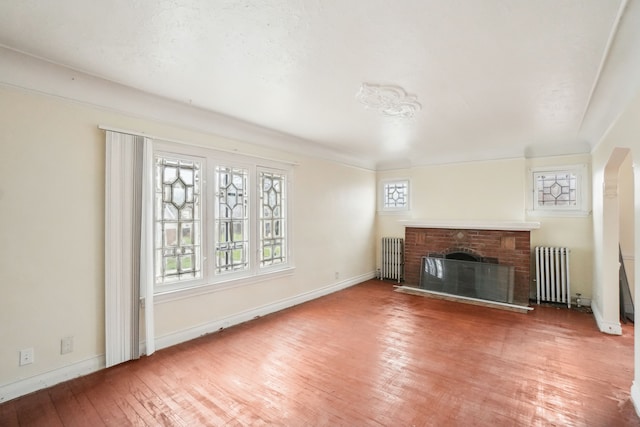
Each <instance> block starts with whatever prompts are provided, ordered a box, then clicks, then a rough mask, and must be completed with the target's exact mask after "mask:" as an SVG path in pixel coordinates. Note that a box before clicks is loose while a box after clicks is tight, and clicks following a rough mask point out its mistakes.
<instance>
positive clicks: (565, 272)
mask: <svg viewBox="0 0 640 427" xmlns="http://www.w3.org/2000/svg"><path fill="white" fill-rule="evenodd" d="M570 283H571V280H570V276H569V249H568V248H552V247H547V246H538V247H536V290H537V298H538V304H540V302H541V301H544V302H557V303H565V304H567V307H571V286H570Z"/></svg>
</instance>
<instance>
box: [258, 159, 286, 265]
mask: <svg viewBox="0 0 640 427" xmlns="http://www.w3.org/2000/svg"><path fill="white" fill-rule="evenodd" d="M259 184H260V206H259V209H260V214H259V218H260V221H259V228H260V266H261V267H266V266H270V265H274V264H281V263H284V262H285V261H286V252H287V251H286V235H285V230H286V224H285V209H284V208H285V186H286V175H284V174H282V173H276V172H266V171H261V172H260V173H259Z"/></svg>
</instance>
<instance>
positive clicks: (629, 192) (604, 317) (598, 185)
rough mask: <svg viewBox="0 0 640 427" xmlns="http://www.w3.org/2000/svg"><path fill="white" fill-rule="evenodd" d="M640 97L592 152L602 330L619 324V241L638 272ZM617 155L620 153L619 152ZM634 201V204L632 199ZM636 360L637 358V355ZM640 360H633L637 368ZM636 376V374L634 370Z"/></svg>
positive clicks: (596, 280) (598, 305) (597, 295)
mask: <svg viewBox="0 0 640 427" xmlns="http://www.w3.org/2000/svg"><path fill="white" fill-rule="evenodd" d="M638 117H640V94H637V95H636V97H635V99H634V101H633V102H632V103H631V104H630V105H629V107H628V108H627V109H626V110H625V112H624V113H623V115H621V117H620V118H619V119H618V121H617V122H616V123H615V124H614V125H613V126H612V128H611V129H610V130H609V132H608V133H607V135H606V136H605V138H604V139H603V141H602V142H601V143H600V144H599V145H598V146H597V147H596V149H595V150H594V151H593V163H592V168H593V188H594V191H593V193H594V198H593V207H594V248H595V252H594V263H593V271H594V273H593V275H594V285H593V293H594V302H595V304H596V310H598V312H599V314H600V316H601V329H603V325H605V329H606V327H607V326H606V325H607V324H611V327H615V323H619V322H618V306H617V301H618V282H617V272H618V269H617V243H618V241H619V242H620V243H622V244H623V245H624V249H625V252H626V254H625V255H626V256H627V257H631V258H633V260H634V266H633V270H634V272H635V271H638V262H639V260H638V259H637V257H636V256H635V249H634V250H633V252H631V253H630V249H631V247H633V248H635V247H636V246H637V244H638V243H637V242H638V231H639V230H638V226H637V224H638V223H639V222H638V221H639V219H640V218H639V211H640V208H639V203H640V200H638V199H639V198H638V197H633V195H634V194H638V193H637V190H633V188H635V187H636V186H637V184H636V183H637V182H638V174H639V172H638V165H637V163H638V158H639V157H640V121H638ZM616 149H629V150H630V152H629V154H628V156H629V157H628V158H626V159H624V161H623V162H622V163H621V167H620V173H619V174H618V176H617V177H615V178H617V181H618V186H617V187H618V188H617V189H618V191H617V199H616V200H615V202H616V203H617V209H618V211H619V215H618V216H617V217H616V218H611V216H610V215H605V212H604V206H605V203H610V202H609V200H610V199H608V198H606V197H605V195H604V192H603V185H604V183H605V167H606V166H607V164H608V162H609V161H610V159H611V156H612V153H614V151H615V150H616ZM618 151H620V150H618ZM629 162H632V163H633V171H630V170H629V168H628V164H629ZM630 175H634V181H635V183H631V182H629V177H630ZM632 198H633V199H634V200H633V201H632V200H631V199H632ZM631 203H634V220H633V223H634V224H635V225H634V226H632V225H631V224H630V222H631V221H630V219H629V209H630V206H629V205H630V204H631ZM612 233H615V241H614V242H613V244H612V245H607V242H609V240H610V239H611V236H612ZM621 233H625V234H628V233H629V234H630V233H633V235H635V241H634V242H633V245H632V244H631V242H630V241H629V239H628V238H626V237H625V238H622V239H620V235H621ZM609 246H611V248H610V250H611V251H616V253H615V258H614V257H611V256H610V254H609V253H608V252H610V251H609ZM605 248H607V249H605ZM637 282H638V278H637V277H636V275H635V274H634V294H637V290H638V283H637ZM636 357H638V355H636ZM638 362H639V360H638V359H636V366H637V365H638ZM636 372H637V370H636Z"/></svg>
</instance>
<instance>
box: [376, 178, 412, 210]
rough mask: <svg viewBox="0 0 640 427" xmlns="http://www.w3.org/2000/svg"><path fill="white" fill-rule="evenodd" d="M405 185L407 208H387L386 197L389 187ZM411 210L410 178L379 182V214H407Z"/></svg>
mask: <svg viewBox="0 0 640 427" xmlns="http://www.w3.org/2000/svg"><path fill="white" fill-rule="evenodd" d="M397 184H404V185H406V187H407V192H406V199H407V202H406V204H405V206H401V207H388V206H385V195H386V192H387V186H389V185H397ZM410 210H411V180H410V179H409V178H393V179H383V180H380V181H379V182H378V212H379V213H382V214H387V215H393V214H406V213H408V212H409V211H410Z"/></svg>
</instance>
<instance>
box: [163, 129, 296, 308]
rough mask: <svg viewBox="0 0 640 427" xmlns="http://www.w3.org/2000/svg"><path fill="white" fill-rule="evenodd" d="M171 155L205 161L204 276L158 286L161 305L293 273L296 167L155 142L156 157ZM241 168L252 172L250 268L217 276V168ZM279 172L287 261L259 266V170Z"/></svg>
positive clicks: (203, 185) (223, 152)
mask: <svg viewBox="0 0 640 427" xmlns="http://www.w3.org/2000/svg"><path fill="white" fill-rule="evenodd" d="M156 154H167V155H175V156H177V157H197V158H201V159H202V165H203V166H202V167H203V171H202V192H201V197H202V219H201V224H202V225H201V227H202V232H203V235H202V248H203V249H202V255H203V260H202V277H201V278H199V279H194V280H188V281H184V282H178V283H172V284H168V285H156V286H155V288H154V295H155V297H156V299H155V300H156V301H157V302H167V301H172V300H175V299H181V298H185V297H190V296H195V295H200V294H206V293H211V292H216V291H220V290H223V289H230V288H234V287H240V286H247V285H251V284H255V283H258V282H261V281H264V280H269V279H271V278H277V277H281V276H283V275H290V274H293V272H294V271H295V263H294V257H293V215H292V212H293V209H292V206H293V192H292V189H293V166H294V164H291V163H286V162H280V161H277V160H271V159H263V158H258V157H252V156H246V155H242V154H234V153H229V152H225V151H219V150H216V149H213V148H205V147H200V146H194V145H190V144H186V143H180V142H170V141H164V140H157V141H154V155H153V156H152V157H153V158H155V155H156ZM216 165H223V166H231V167H234V166H237V167H242V168H246V169H248V171H249V176H250V179H249V182H250V183H249V189H248V190H249V197H250V203H249V209H250V225H249V228H250V231H249V232H250V242H251V243H250V249H251V254H250V255H249V263H250V267H249V269H248V270H245V271H237V272H229V273H223V274H215V268H214V267H213V266H212V264H211V263H212V262H215V261H214V260H215V244H214V240H213V239H214V229H215V228H214V216H213V215H215V197H214V196H213V195H212V193H211V186H212V185H214V184H213V183H215V166H216ZM264 169H269V170H276V171H281V172H283V173H284V174H286V176H287V179H286V183H287V188H286V201H285V202H286V206H285V209H286V213H287V217H286V229H285V232H286V239H287V248H286V250H287V262H286V263H283V264H279V265H275V266H269V267H264V268H261V267H260V265H259V258H258V251H259V250H260V248H259V238H258V234H257V233H258V229H257V224H258V220H257V203H258V201H257V185H259V183H258V179H257V174H258V171H259V170H264Z"/></svg>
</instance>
